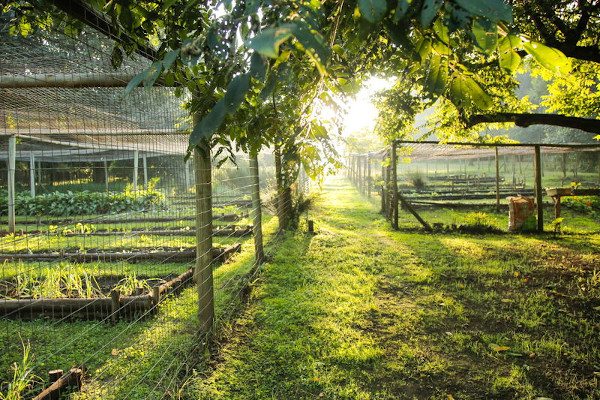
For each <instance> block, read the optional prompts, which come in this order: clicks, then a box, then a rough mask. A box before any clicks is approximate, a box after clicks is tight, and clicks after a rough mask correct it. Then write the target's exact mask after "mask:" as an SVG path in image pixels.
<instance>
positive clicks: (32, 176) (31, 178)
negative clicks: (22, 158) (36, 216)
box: [29, 153, 35, 197]
mask: <svg viewBox="0 0 600 400" xmlns="http://www.w3.org/2000/svg"><path fill="white" fill-rule="evenodd" d="M29 192H30V194H31V197H35V156H34V155H33V153H30V154H29Z"/></svg>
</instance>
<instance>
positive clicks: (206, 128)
mask: <svg viewBox="0 0 600 400" xmlns="http://www.w3.org/2000/svg"><path fill="white" fill-rule="evenodd" d="M224 119H225V101H224V100H223V99H221V100H219V101H218V102H217V104H215V106H214V107H213V109H212V110H210V112H209V113H208V114H206V116H204V118H202V120H201V121H200V122H198V123H197V124H196V126H194V129H193V130H192V134H191V135H190V141H189V143H190V147H194V146H197V145H198V144H199V143H200V142H201V141H202V140H203V139H210V137H211V136H212V134H213V133H215V132H216V130H217V129H219V127H220V126H221V124H222V123H223V120H224Z"/></svg>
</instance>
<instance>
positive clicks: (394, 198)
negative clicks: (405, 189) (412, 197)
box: [392, 142, 398, 229]
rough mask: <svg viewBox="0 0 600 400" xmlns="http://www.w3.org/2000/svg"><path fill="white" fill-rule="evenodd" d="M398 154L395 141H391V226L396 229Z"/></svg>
mask: <svg viewBox="0 0 600 400" xmlns="http://www.w3.org/2000/svg"><path fill="white" fill-rule="evenodd" d="M397 164H398V156H397V155H396V142H392V228H394V229H398V171H397Z"/></svg>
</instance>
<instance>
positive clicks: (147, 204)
mask: <svg viewBox="0 0 600 400" xmlns="http://www.w3.org/2000/svg"><path fill="white" fill-rule="evenodd" d="M6 197H7V196H4V195H2V196H1V197H0V215H6V214H7V213H8V201H7V198H6ZM163 201H164V196H163V194H162V193H160V192H159V191H157V190H156V189H155V188H154V187H153V186H149V187H148V189H147V190H140V191H137V192H133V191H131V190H130V189H128V188H126V189H125V191H124V192H123V193H98V192H88V191H83V192H66V193H60V192H55V193H48V194H42V195H39V196H36V197H31V196H30V195H28V194H19V195H17V196H16V198H15V211H16V213H17V215H24V216H43V215H47V216H56V217H68V216H73V215H85V214H114V213H121V212H128V211H144V210H150V209H154V208H157V207H159V206H161V205H162V204H163Z"/></svg>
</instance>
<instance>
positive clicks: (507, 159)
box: [348, 141, 600, 232]
mask: <svg viewBox="0 0 600 400" xmlns="http://www.w3.org/2000/svg"><path fill="white" fill-rule="evenodd" d="M536 149H537V151H538V152H539V168H538V166H537V165H538V162H537V161H536ZM393 155H394V154H393V153H392V150H391V149H386V150H383V151H380V152H374V153H370V154H355V155H352V156H351V157H350V159H349V161H348V165H349V169H348V174H349V177H350V178H351V179H352V180H353V182H354V183H355V184H356V186H357V187H358V188H359V189H360V190H361V191H362V192H364V193H365V194H366V195H368V196H371V195H374V194H377V195H378V196H379V198H380V201H381V208H382V211H383V212H384V213H385V214H386V215H387V216H388V217H389V218H390V220H392V223H395V221H396V220H397V221H398V223H399V225H400V226H404V227H409V226H411V225H413V224H414V223H415V222H419V221H418V220H415V217H416V215H415V213H413V212H412V210H414V211H415V212H416V211H417V210H419V211H418V212H416V214H418V215H419V216H421V217H422V219H423V221H425V222H427V223H426V224H423V223H422V222H421V225H423V226H424V227H425V228H426V229H428V228H427V226H429V228H431V227H432V226H435V227H438V228H439V227H441V226H442V225H444V226H446V225H450V226H454V227H456V226H460V225H473V224H475V225H476V224H478V223H481V224H486V225H491V226H493V227H495V228H498V229H502V230H505V229H506V227H507V226H508V209H509V203H510V201H511V198H515V197H518V196H524V197H530V198H534V199H535V202H536V203H538V202H539V203H540V204H542V207H541V209H542V211H543V213H542V214H538V220H540V221H541V224H538V225H537V229H538V230H543V229H541V228H544V226H545V229H546V230H553V229H555V228H556V227H557V225H560V227H561V228H562V229H563V230H564V231H569V230H572V231H579V232H592V231H597V230H598V222H600V219H599V216H600V212H599V209H600V208H599V206H598V197H597V196H598V194H599V192H600V189H599V188H600V146H599V145H596V144H541V145H527V144H523V145H521V144H515V145H506V144H498V145H491V146H483V145H481V144H475V143H473V144H440V143H433V142H429V143H427V142H425V143H423V142H420V143H419V142H402V141H398V142H397V143H396V152H395V159H394V157H393ZM394 165H395V168H394ZM538 179H539V187H540V190H539V192H538V191H537V190H536V187H537V186H538V185H537V183H536V182H537V180H538ZM538 196H539V197H538ZM396 204H399V206H397V205H396ZM396 207H400V209H404V210H405V211H408V212H406V213H402V212H399V213H398V215H397V216H396V215H395V213H396V211H395V210H396ZM400 211H402V210H400ZM411 214H412V215H411ZM540 215H541V218H540ZM534 229H535V228H534Z"/></svg>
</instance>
